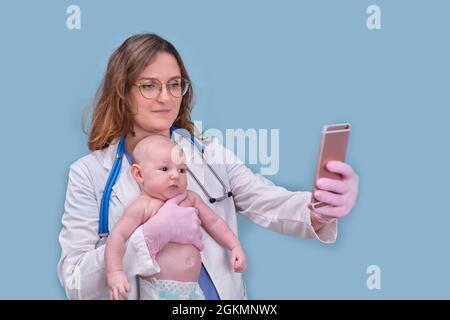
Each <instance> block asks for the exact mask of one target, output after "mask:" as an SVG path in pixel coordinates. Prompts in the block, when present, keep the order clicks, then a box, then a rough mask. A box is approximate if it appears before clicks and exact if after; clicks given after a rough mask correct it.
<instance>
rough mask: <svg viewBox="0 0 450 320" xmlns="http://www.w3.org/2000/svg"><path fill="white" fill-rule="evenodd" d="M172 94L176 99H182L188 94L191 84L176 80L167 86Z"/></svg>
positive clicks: (183, 80)
mask: <svg viewBox="0 0 450 320" xmlns="http://www.w3.org/2000/svg"><path fill="white" fill-rule="evenodd" d="M167 88H168V89H169V91H170V94H171V95H172V96H174V97H175V98H180V97H182V96H184V95H185V94H186V92H187V91H188V89H189V82H188V81H187V80H185V79H182V78H180V79H174V80H172V81H170V82H169V83H168V84H167Z"/></svg>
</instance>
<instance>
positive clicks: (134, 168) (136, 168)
mask: <svg viewBox="0 0 450 320" xmlns="http://www.w3.org/2000/svg"><path fill="white" fill-rule="evenodd" d="M131 175H132V176H133V178H134V180H136V181H137V183H143V182H144V176H143V175H142V168H141V166H140V165H138V164H136V163H133V164H132V165H131Z"/></svg>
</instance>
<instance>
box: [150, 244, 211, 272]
mask: <svg viewBox="0 0 450 320" xmlns="http://www.w3.org/2000/svg"><path fill="white" fill-rule="evenodd" d="M156 261H157V262H158V264H159V266H160V269H161V272H159V273H158V274H156V275H155V278H157V279H170V280H177V281H197V280H198V275H199V273H200V268H201V263H202V259H201V257H200V251H198V249H197V248H196V247H195V246H193V245H190V244H178V243H172V242H169V243H168V244H166V245H165V246H164V248H163V249H162V250H161V251H160V252H158V254H157V255H156Z"/></svg>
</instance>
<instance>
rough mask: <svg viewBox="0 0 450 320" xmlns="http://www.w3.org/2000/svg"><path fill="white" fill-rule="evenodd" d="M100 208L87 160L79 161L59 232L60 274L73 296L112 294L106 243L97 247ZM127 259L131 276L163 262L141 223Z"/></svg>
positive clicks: (149, 272)
mask: <svg viewBox="0 0 450 320" xmlns="http://www.w3.org/2000/svg"><path fill="white" fill-rule="evenodd" d="M98 210H99V209H98V200H97V199H96V196H95V192H94V187H93V184H92V180H91V178H90V174H89V170H88V168H87V167H86V166H85V165H84V164H82V163H81V164H80V163H75V164H74V165H72V166H71V168H70V172H69V181H68V186H67V193H66V201H65V205H64V215H63V217H62V225H63V227H62V230H61V233H60V235H59V242H60V245H61V258H60V260H59V263H58V277H59V280H60V282H61V284H62V286H63V287H64V289H65V291H66V295H67V297H68V298H69V299H108V298H109V291H108V287H107V285H106V277H105V265H104V249H105V246H100V247H98V248H95V245H96V243H97V241H98V239H99V237H98V219H99V212H98ZM123 262H124V272H125V273H126V275H127V277H128V278H129V279H131V278H133V277H135V276H137V275H140V276H151V275H152V274H155V273H157V272H159V265H158V264H157V263H156V260H154V259H153V258H152V257H151V256H150V254H149V253H148V249H147V246H146V244H145V241H144V237H143V234H142V231H141V227H139V228H138V229H136V230H135V231H134V232H133V233H132V235H131V237H130V239H129V241H128V242H127V244H126V249H125V254H124V257H123ZM131 286H132V289H133V286H134V287H135V286H136V285H135V283H134V282H132V283H131ZM134 289H135V290H134V291H135V292H137V290H136V288H134ZM131 298H136V297H131Z"/></svg>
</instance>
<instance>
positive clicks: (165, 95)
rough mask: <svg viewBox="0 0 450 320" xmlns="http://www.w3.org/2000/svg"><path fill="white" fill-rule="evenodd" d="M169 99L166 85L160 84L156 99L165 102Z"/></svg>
mask: <svg viewBox="0 0 450 320" xmlns="http://www.w3.org/2000/svg"><path fill="white" fill-rule="evenodd" d="M168 100H170V92H169V90H168V89H167V86H162V87H161V91H160V92H159V96H158V101H159V102H165V101H168Z"/></svg>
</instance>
